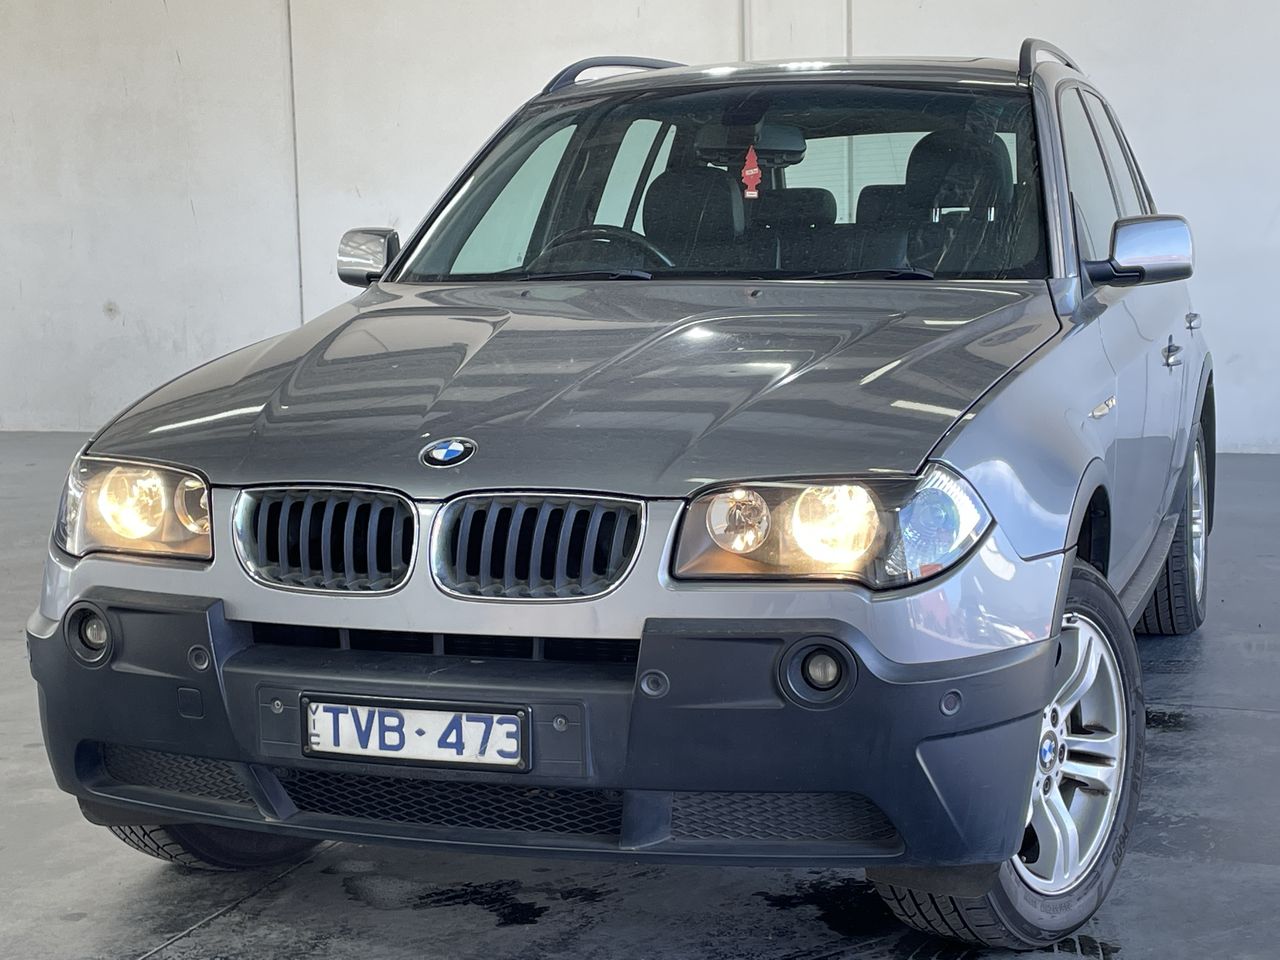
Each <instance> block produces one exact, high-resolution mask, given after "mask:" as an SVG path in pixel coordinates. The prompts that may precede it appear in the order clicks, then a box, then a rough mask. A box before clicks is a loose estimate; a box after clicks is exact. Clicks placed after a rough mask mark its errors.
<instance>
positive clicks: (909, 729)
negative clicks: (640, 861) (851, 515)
mask: <svg viewBox="0 0 1280 960" xmlns="http://www.w3.org/2000/svg"><path fill="white" fill-rule="evenodd" d="M77 600H78V601H80V602H88V603H92V604H93V605H94V606H96V607H97V608H98V609H100V610H101V611H102V612H104V613H105V614H106V616H107V619H108V622H109V623H110V624H111V626H112V629H113V633H114V635H115V636H116V638H117V641H116V644H115V647H114V650H113V654H112V656H111V658H110V659H109V661H108V662H107V663H106V664H105V665H103V666H100V667H96V668H91V667H87V666H84V665H83V664H81V662H80V661H79V660H77V659H76V658H75V657H74V656H73V655H72V653H71V650H70V647H69V645H68V643H67V642H66V638H65V636H64V635H63V631H64V626H63V624H64V621H63V620H53V619H46V618H44V617H42V616H40V615H36V616H34V617H33V618H32V621H31V623H30V624H29V625H28V645H29V649H30V657H31V667H32V673H33V675H34V676H35V678H36V680H37V681H38V683H39V686H40V709H41V718H42V722H43V725H44V731H45V741H46V745H47V748H48V752H49V756H50V760H51V763H52V766H53V770H54V773H55V776H56V778H57V781H58V784H59V786H61V787H62V789H64V790H66V791H68V792H70V793H72V794H74V795H76V796H77V797H79V798H80V799H81V801H82V803H84V804H85V805H86V810H87V811H89V812H90V814H91V816H92V817H94V818H95V819H100V820H110V821H111V822H116V823H126V822H134V823H140V822H147V823H157V822H185V821H193V822H204V823H217V824H223V825H228V826H237V827H244V828H249V829H262V830H272V831H277V832H281V833H292V834H297V835H304V836H311V837H316V838H328V839H344V840H354V841H371V840H394V841H403V842H411V843H412V842H420V843H434V844H452V845H460V846H468V847H472V848H479V849H484V850H489V851H495V852H498V851H501V852H520V853H534V854H568V855H587V856H590V855H623V856H626V857H639V856H645V857H658V858H665V859H693V860H700V861H719V862H726V861H731V862H774V863H799V864H812V863H815V862H821V863H829V864H843V865H861V866H870V865H873V864H874V865H893V866H926V865H962V864H990V863H996V862H998V861H1002V860H1004V859H1007V858H1008V857H1009V856H1011V855H1012V854H1013V853H1014V851H1015V850H1016V848H1017V846H1018V845H1019V842H1020V839H1021V836H1022V829H1023V822H1024V820H1025V812H1026V798H1027V796H1028V792H1029V790H1030V785H1031V778H1032V774H1033V769H1034V757H1035V748H1036V742H1037V737H1038V734H1039V729H1040V713H1041V711H1042V709H1043V705H1044V704H1045V703H1046V702H1048V700H1049V697H1050V693H1051V689H1050V683H1051V676H1052V668H1053V651H1054V648H1055V644H1054V643H1053V642H1052V639H1051V638H1049V639H1046V640H1038V641H1032V642H1026V643H1022V644H1020V645H1017V646H1011V647H1008V648H1006V649H1003V650H998V651H994V652H985V653H982V654H980V655H975V656H972V657H965V658H957V659H949V660H945V661H940V662H936V663H902V662H898V661H894V660H890V659H888V658H886V657H885V656H884V654H883V653H882V652H881V651H880V650H879V648H878V647H877V646H876V645H875V644H873V643H872V642H871V640H870V639H869V638H868V636H867V635H866V634H865V633H864V632H862V631H861V630H859V629H858V628H857V627H855V626H852V625H850V624H849V623H847V622H845V621H844V620H834V619H823V618H785V617H784V618H769V619H740V620H737V619H710V618H705V617H702V618H691V619H656V618H648V619H646V620H645V621H644V624H643V629H642V630H641V632H640V637H639V644H638V646H637V647H635V651H636V652H635V661H634V662H623V663H617V662H602V661H599V660H597V659H593V658H591V657H590V656H587V657H584V658H582V659H578V660H561V661H555V662H552V661H547V660H536V659H521V658H514V659H512V658H504V657H502V656H480V657H477V656H465V655H447V654H445V653H442V652H441V653H435V654H430V653H424V652H394V653H392V652H386V651H383V650H358V649H328V648H319V647H309V646H305V645H304V646H298V645H296V644H295V645H285V644H280V643H266V642H262V639H263V635H262V634H261V633H259V634H257V635H255V630H254V627H253V625H252V623H251V622H250V621H246V620H240V619H230V618H229V617H228V614H227V609H226V605H225V604H224V602H223V601H222V600H218V599H201V598H195V597H179V596H174V595H171V594H162V593H143V592H138V591H133V590H126V589H120V588H116V587H101V586H99V587H92V588H89V589H87V590H85V591H83V592H82V593H80V594H79V595H78V597H77ZM358 602H359V601H357V603H358ZM1052 602H1053V598H1052V597H1050V598H1048V603H1049V604H1052ZM585 606H589V605H585ZM812 637H824V638H828V639H829V642H832V643H834V644H837V645H839V647H840V648H841V649H842V650H845V651H847V652H848V655H849V657H850V658H851V661H852V662H853V664H854V667H855V670H856V682H855V684H854V686H853V687H852V689H851V691H850V692H849V694H848V696H847V697H845V698H844V699H843V700H842V701H840V702H839V703H837V704H835V705H828V706H825V707H822V708H817V707H814V706H809V705H802V704H801V703H798V702H796V701H795V700H793V699H791V698H789V697H788V696H786V695H784V693H783V692H782V689H781V685H780V683H779V680H778V678H779V672H780V670H781V669H782V666H783V665H785V664H786V663H787V662H788V659H789V657H790V655H791V653H792V651H793V649H794V648H795V647H796V646H797V645H799V644H800V643H802V642H803V641H806V640H807V639H808V638H812ZM192 648H200V649H203V650H204V651H206V652H207V653H208V654H209V655H210V656H209V663H208V665H207V666H206V667H205V668H204V669H198V667H197V665H193V661H194V663H195V664H199V663H200V662H201V658H200V657H199V656H192V655H191V651H192ZM654 671H657V672H660V673H661V674H662V675H663V676H664V677H665V678H666V679H667V681H668V684H667V689H666V690H665V692H664V693H663V695H661V696H656V697H655V696H650V695H648V694H646V693H644V692H643V691H642V689H641V685H640V683H639V682H638V681H639V678H640V677H643V676H644V675H646V674H648V673H651V672H654ZM305 694H324V695H327V696H329V697H333V698H338V699H340V698H342V697H351V698H361V697H384V698H392V699H397V700H430V701H444V702H457V703H462V704H466V703H495V702H496V703H506V704H520V705H522V706H524V707H526V708H527V710H528V712H529V717H530V721H531V723H530V729H531V735H530V753H531V760H532V763H531V768H530V769H529V770H528V772H523V773H516V772H494V771H475V770H452V769H439V768H422V767H407V766H396V765H388V764H385V763H377V764H370V763H364V762H358V761H351V760H321V759H316V758H312V757H307V756H305V755H304V753H303V750H302V735H301V733H302V722H301V716H300V713H299V703H300V700H301V698H302V697H303V696H304V695H305ZM956 695H958V701H957V698H956ZM944 701H945V703H946V706H947V707H948V709H947V710H944V709H943V705H944ZM957 703H958V709H955V710H952V709H950V708H951V707H954V706H956V705H957Z"/></svg>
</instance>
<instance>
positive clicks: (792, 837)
mask: <svg viewBox="0 0 1280 960" xmlns="http://www.w3.org/2000/svg"><path fill="white" fill-rule="evenodd" d="M671 834H672V837H673V838H674V839H676V840H708V841H716V840H724V841H732V840H736V841H744V840H745V841H753V840H754V841H760V842H770V841H782V842H787V841H790V842H793V843H800V842H813V843H823V842H826V843H830V842H846V843H855V842H856V843H862V844H871V845H883V846H885V847H893V846H896V845H897V844H898V842H899V839H898V831H897V830H895V829H894V827H893V824H891V823H890V822H889V820H888V819H887V818H886V817H885V815H884V813H883V812H881V810H880V808H879V807H877V806H876V805H875V804H874V803H872V802H871V801H870V800H868V799H866V797H861V796H858V795H857V794H854V793H710V792H708V793H677V794H675V796H674V797H673V799H672V804H671Z"/></svg>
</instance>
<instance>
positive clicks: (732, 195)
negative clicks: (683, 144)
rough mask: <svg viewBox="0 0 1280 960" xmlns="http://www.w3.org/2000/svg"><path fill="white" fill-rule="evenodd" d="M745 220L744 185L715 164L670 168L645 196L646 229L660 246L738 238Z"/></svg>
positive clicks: (652, 184) (646, 232)
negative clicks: (710, 165) (713, 165)
mask: <svg viewBox="0 0 1280 960" xmlns="http://www.w3.org/2000/svg"><path fill="white" fill-rule="evenodd" d="M742 224H743V211H742V187H741V185H740V184H739V183H738V181H737V180H735V179H734V178H733V176H732V175H731V174H729V173H727V172H725V171H724V170H718V169H716V168H715V167H678V168H676V169H674V170H668V171H667V172H666V173H663V174H661V175H660V176H658V177H657V178H655V179H654V181H653V183H651V184H649V191H648V192H647V193H646V194H645V196H644V232H645V235H646V236H647V237H649V239H651V240H653V241H654V242H655V243H657V244H658V245H659V246H662V245H663V243H664V241H665V242H666V243H667V244H670V245H674V244H685V245H690V246H691V245H692V244H695V243H713V242H727V241H731V240H735V239H737V238H738V237H739V236H741V235H742ZM676 252H677V251H674V250H668V253H676ZM686 252H687V250H686Z"/></svg>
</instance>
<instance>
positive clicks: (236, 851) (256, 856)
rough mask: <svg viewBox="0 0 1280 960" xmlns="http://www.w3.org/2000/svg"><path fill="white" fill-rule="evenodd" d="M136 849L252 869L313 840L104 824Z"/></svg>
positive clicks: (175, 859) (301, 852) (286, 857)
mask: <svg viewBox="0 0 1280 960" xmlns="http://www.w3.org/2000/svg"><path fill="white" fill-rule="evenodd" d="M108 829H109V830H110V831H111V832H112V833H113V834H115V835H116V836H117V837H119V838H120V839H121V840H123V841H124V842H125V843H126V844H128V845H129V846H131V847H133V849H135V850H137V851H138V852H139V853H145V854H147V855H148V856H151V857H155V858H156V859H157V860H164V861H166V862H168V863H176V864H178V865H179V866H182V867H192V868H194V869H197V870H255V869H260V868H263V867H274V866H278V865H280V864H283V863H295V862H297V861H298V860H301V859H302V858H303V857H305V856H306V855H307V854H308V853H310V852H311V850H312V848H314V847H315V845H316V844H315V841H314V840H303V839H300V838H298V837H280V836H273V835H272V834H269V833H258V832H256V831H252V830H236V829H233V828H231V827H214V826H206V825H204V824H197V823H173V824H168V825H166V826H145V827H144V826H138V827H108Z"/></svg>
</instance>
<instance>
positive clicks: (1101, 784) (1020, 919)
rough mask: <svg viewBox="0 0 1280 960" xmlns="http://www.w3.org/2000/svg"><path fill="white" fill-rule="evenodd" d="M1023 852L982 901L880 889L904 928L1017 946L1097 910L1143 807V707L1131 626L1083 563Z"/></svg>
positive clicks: (1038, 942)
mask: <svg viewBox="0 0 1280 960" xmlns="http://www.w3.org/2000/svg"><path fill="white" fill-rule="evenodd" d="M1065 609H1066V612H1065V614H1064V617H1063V622H1062V630H1061V633H1060V635H1059V639H1058V641H1057V643H1058V652H1057V666H1056V667H1055V675H1054V686H1055V689H1056V691H1057V692H1056V694H1055V695H1054V697H1053V700H1052V701H1051V702H1050V703H1049V704H1048V705H1047V706H1046V707H1045V710H1044V716H1043V718H1042V721H1041V728H1040V739H1039V741H1038V742H1037V745H1036V748H1035V750H1034V753H1031V754H1030V755H1029V756H1028V763H1029V764H1032V765H1034V768H1035V772H1034V776H1033V779H1032V788H1031V795H1030V797H1029V798H1028V804H1027V823H1026V829H1025V830H1024V833H1023V840H1022V846H1021V848H1020V849H1019V851H1018V853H1017V854H1016V855H1015V856H1014V857H1013V858H1012V859H1011V860H1009V861H1008V862H1006V863H1004V864H1003V865H1002V866H1001V868H1000V871H999V874H998V879H997V881H996V883H995V885H994V886H993V887H992V889H991V890H990V891H989V892H988V893H987V894H986V895H985V896H981V897H963V896H946V895H940V894H937V893H923V892H920V891H916V890H912V889H910V888H908V887H902V886H898V885H895V884H877V885H876V888H877V890H878V891H879V892H880V895H881V896H882V897H883V898H884V900H885V902H886V903H887V904H888V905H889V907H890V909H891V910H892V911H893V912H894V913H895V914H896V915H897V917H898V918H899V919H900V920H902V921H903V922H904V923H907V924H909V925H910V926H913V927H915V928H917V929H919V930H923V931H925V932H927V933H933V934H938V935H940V936H944V937H952V938H956V939H960V940H967V941H969V942H972V943H978V944H983V945H986V946H993V947H1005V948H1009V949H1014V950H1029V949H1034V948H1036V947H1044V946H1047V945H1049V944H1052V943H1054V942H1056V941H1058V940H1060V939H1062V938H1063V937H1065V936H1067V935H1068V934H1070V933H1071V932H1072V931H1073V930H1075V929H1076V928H1078V927H1079V926H1080V925H1081V924H1083V923H1084V922H1085V921H1087V920H1088V919H1089V918H1090V917H1091V916H1092V915H1093V913H1094V911H1095V910H1097V908H1098V906H1099V905H1100V904H1101V903H1102V900H1103V898H1104V897H1105V896H1106V894H1107V891H1108V890H1110V888H1111V885H1112V883H1114V882H1115V877H1116V872H1117V870H1118V869H1119V866H1120V861H1121V859H1122V858H1123V856H1124V848H1125V844H1126V842H1127V840H1128V837H1129V832H1130V830H1131V829H1132V827H1133V823H1134V820H1135V818H1136V816H1137V811H1138V794H1139V789H1140V785H1141V780H1142V755H1143V746H1144V742H1145V738H1144V730H1145V728H1144V723H1145V712H1144V707H1143V703H1142V682H1141V671H1140V666H1139V663H1138V653H1137V647H1136V645H1135V643H1134V640H1133V631H1132V630H1130V629H1129V625H1128V623H1127V622H1126V620H1125V618H1124V612H1123V610H1122V609H1121V607H1120V603H1119V601H1118V600H1117V599H1116V596H1115V594H1114V593H1113V592H1112V590H1111V588H1110V587H1109V586H1108V585H1107V582H1106V580H1105V579H1103V577H1102V576H1101V575H1100V574H1099V573H1098V572H1097V571H1096V570H1094V569H1093V568H1092V567H1090V566H1088V565H1087V564H1085V563H1083V562H1077V563H1076V565H1075V568H1074V569H1073V571H1072V577H1071V585H1070V588H1069V592H1068V596H1067V604H1066V608H1065Z"/></svg>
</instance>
